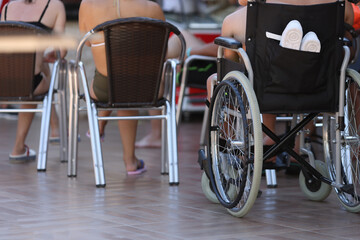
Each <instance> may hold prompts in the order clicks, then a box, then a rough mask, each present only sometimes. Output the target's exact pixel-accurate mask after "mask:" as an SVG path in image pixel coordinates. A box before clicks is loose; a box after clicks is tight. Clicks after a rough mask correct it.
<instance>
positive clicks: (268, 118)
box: [262, 114, 276, 145]
mask: <svg viewBox="0 0 360 240" xmlns="http://www.w3.org/2000/svg"><path fill="white" fill-rule="evenodd" d="M262 117H263V123H264V125H265V126H266V127H267V128H269V129H270V130H271V131H272V132H274V133H275V123H276V115H274V114H263V116H262ZM274 143H275V142H274V141H273V140H272V139H271V138H270V137H269V136H267V135H266V134H264V136H263V144H264V145H272V144H274Z"/></svg>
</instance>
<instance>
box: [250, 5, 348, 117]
mask: <svg viewBox="0 0 360 240" xmlns="http://www.w3.org/2000/svg"><path fill="white" fill-rule="evenodd" d="M247 11H248V12H247V30H246V51H247V53H248V55H249V58H250V61H251V64H252V68H253V71H254V85H255V86H254V89H255V92H256V95H257V99H258V102H259V105H260V111H261V112H268V113H284V112H294V113H295V112H297V113H301V112H335V111H336V110H337V108H338V92H339V90H338V86H339V69H340V66H341V61H342V55H343V49H342V45H343V41H342V39H343V34H344V30H343V27H344V2H334V3H328V4H317V5H311V6H293V5H285V4H268V3H264V2H248V10H247ZM291 20H298V21H299V22H300V23H301V25H302V28H303V33H304V35H305V34H306V33H307V32H309V31H313V32H315V33H316V34H317V36H318V38H319V40H320V42H321V52H320V53H311V52H304V51H296V50H292V49H286V48H282V47H280V46H279V41H277V40H273V39H269V38H267V37H266V35H265V32H270V33H275V34H278V35H281V34H282V31H283V30H284V29H285V27H286V25H287V24H288V22H290V21H291Z"/></svg>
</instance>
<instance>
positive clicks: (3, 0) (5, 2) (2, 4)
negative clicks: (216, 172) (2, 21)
mask: <svg viewBox="0 0 360 240" xmlns="http://www.w3.org/2000/svg"><path fill="white" fill-rule="evenodd" d="M8 2H9V0H2V2H1V7H0V11H2V9H3V7H4V5H5V4H7V3H8Z"/></svg>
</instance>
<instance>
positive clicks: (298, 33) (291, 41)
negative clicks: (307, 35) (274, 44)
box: [280, 20, 303, 50]
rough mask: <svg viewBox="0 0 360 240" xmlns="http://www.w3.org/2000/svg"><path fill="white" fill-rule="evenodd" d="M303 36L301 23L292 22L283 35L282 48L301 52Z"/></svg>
mask: <svg viewBox="0 0 360 240" xmlns="http://www.w3.org/2000/svg"><path fill="white" fill-rule="evenodd" d="M302 36H303V30H302V27H301V24H300V22H299V21H297V20H292V21H290V22H289V23H288V24H287V25H286V27H285V29H284V31H283V33H282V34H281V39H280V46H282V47H284V48H291V49H295V50H299V49H300V44H301V39H302Z"/></svg>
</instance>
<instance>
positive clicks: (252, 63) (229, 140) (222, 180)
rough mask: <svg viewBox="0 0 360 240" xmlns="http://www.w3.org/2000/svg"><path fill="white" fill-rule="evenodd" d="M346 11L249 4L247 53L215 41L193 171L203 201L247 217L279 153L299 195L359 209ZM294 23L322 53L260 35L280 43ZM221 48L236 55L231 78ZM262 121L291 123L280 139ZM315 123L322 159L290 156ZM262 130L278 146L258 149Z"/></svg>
mask: <svg viewBox="0 0 360 240" xmlns="http://www.w3.org/2000/svg"><path fill="white" fill-rule="evenodd" d="M344 5H345V4H344V1H337V2H334V3H326V4H317V5H310V6H298V5H285V4H269V3H266V2H265V1H251V2H250V1H249V2H248V6H247V7H248V9H247V29H246V42H245V44H246V51H245V50H244V49H243V48H242V44H241V43H240V42H238V41H236V40H234V39H231V38H224V37H219V38H217V39H216V40H215V43H216V44H217V45H219V51H218V73H217V75H218V77H217V79H218V80H217V81H216V85H215V86H214V91H213V93H212V94H211V102H210V106H209V110H208V112H209V113H208V117H207V140H208V142H207V145H206V147H205V148H203V149H200V150H199V164H200V166H201V168H202V169H203V170H204V173H203V176H202V180H201V182H202V189H203V192H204V194H205V196H206V197H207V198H208V199H209V200H210V201H212V202H219V203H220V204H221V205H222V206H223V207H225V208H226V209H227V211H228V212H229V213H230V214H231V215H233V216H235V217H243V216H245V215H246V214H247V213H248V212H249V211H250V210H251V208H252V206H253V204H254V202H255V200H256V199H257V197H258V195H259V186H260V182H261V175H262V170H263V162H264V161H265V160H267V159H269V158H270V157H272V156H275V155H276V154H278V153H281V152H283V151H286V152H287V153H288V154H289V155H290V156H291V157H293V158H294V159H295V160H296V161H297V162H298V163H299V164H300V166H301V172H300V175H299V184H300V188H301V190H302V192H303V193H304V194H305V195H306V196H307V197H308V198H309V199H310V200H313V201H322V200H324V199H326V198H327V197H328V196H329V194H330V192H331V190H332V189H334V191H335V192H336V195H337V197H338V199H339V200H340V203H341V204H342V205H343V206H344V208H345V209H346V210H348V211H350V212H359V211H360V195H359V194H360V160H359V157H360V156H359V153H360V152H359V150H360V141H359V140H360V134H359V128H360V122H359V121H360V113H359V107H360V101H359V100H360V99H358V98H357V93H358V91H360V90H359V89H360V75H359V73H358V72H357V71H355V70H352V69H348V68H347V66H348V63H349V58H350V51H349V47H348V46H346V44H344V38H343V31H344V22H343V19H344ZM293 19H297V20H298V21H299V22H300V23H301V25H302V27H303V30H304V33H305V32H308V31H314V32H316V34H317V35H318V36H319V39H320V42H321V51H320V53H313V52H304V51H299V50H293V49H287V48H282V47H281V46H280V45H279V41H276V40H274V39H270V38H267V37H266V32H271V33H276V34H280V35H281V33H282V30H283V29H284V28H285V26H286V24H287V23H288V22H290V21H291V20H293ZM225 49H229V50H232V51H236V52H237V53H238V54H239V56H240V59H241V62H242V63H243V64H244V65H245V71H240V70H234V68H236V67H234V63H233V62H230V61H229V60H227V59H225V58H224V50H225ZM229 65H232V66H231V67H230V68H229ZM229 69H230V70H231V71H227V70H229ZM239 69H240V68H239ZM262 113H271V114H283V113H285V114H292V115H293V116H294V119H295V121H296V124H295V126H293V127H292V128H291V129H290V130H289V131H288V132H287V133H286V134H285V135H283V136H282V137H278V136H277V135H275V134H274V133H273V132H272V131H270V130H269V129H268V128H267V127H266V126H265V125H263V124H262V121H261V114H262ZM299 114H300V115H301V116H303V118H299V117H298V115H299ZM319 116H320V117H321V118H320V119H322V125H323V126H322V132H323V137H322V138H323V151H324V161H321V160H315V159H314V158H313V157H308V158H305V157H304V156H303V155H299V154H298V153H296V152H295V151H294V149H293V147H294V146H293V141H294V139H295V137H296V135H297V134H299V133H300V132H301V131H302V129H303V128H304V126H305V125H307V124H308V123H310V122H311V121H314V119H319V118H318V117H319ZM263 132H264V133H265V134H266V135H268V136H269V137H270V138H272V139H273V140H274V142H275V143H276V144H274V145H272V146H271V147H270V148H267V149H265V148H264V147H263V143H262V141H263ZM308 152H309V151H308ZM308 154H309V155H311V153H308Z"/></svg>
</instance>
